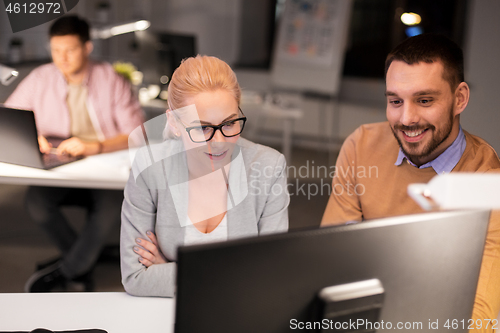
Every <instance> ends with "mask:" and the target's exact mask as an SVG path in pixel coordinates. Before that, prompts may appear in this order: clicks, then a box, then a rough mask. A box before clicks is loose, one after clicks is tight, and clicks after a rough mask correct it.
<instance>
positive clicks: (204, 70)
mask: <svg viewBox="0 0 500 333" xmlns="http://www.w3.org/2000/svg"><path fill="white" fill-rule="evenodd" d="M216 90H224V91H227V92H229V93H231V94H232V95H233V96H234V98H235V100H236V102H237V103H238V105H239V104H240V99H241V88H240V85H239V84H238V81H237V79H236V74H234V72H233V70H232V69H231V67H229V65H228V64H227V63H225V62H224V61H222V60H220V59H218V58H216V57H209V56H202V55H197V56H196V57H191V58H186V59H184V60H183V61H182V62H181V65H180V66H179V67H178V68H177V69H176V70H175V71H174V74H173V75H172V78H171V80H170V84H169V85H168V103H169V106H170V108H172V109H178V108H181V107H183V106H186V104H185V103H186V102H185V101H186V99H187V98H189V97H193V96H195V95H197V94H199V93H203V92H210V91H216Z"/></svg>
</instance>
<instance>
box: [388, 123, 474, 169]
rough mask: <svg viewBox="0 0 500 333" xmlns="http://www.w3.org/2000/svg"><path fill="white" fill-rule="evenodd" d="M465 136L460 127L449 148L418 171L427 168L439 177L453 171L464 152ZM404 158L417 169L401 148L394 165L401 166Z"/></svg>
mask: <svg viewBox="0 0 500 333" xmlns="http://www.w3.org/2000/svg"><path fill="white" fill-rule="evenodd" d="M465 146H466V142H465V135H464V132H463V131H462V126H460V130H459V132H458V135H457V138H456V139H455V141H453V143H452V144H451V146H449V147H448V148H446V150H445V151H444V152H443V153H442V154H441V155H439V156H438V157H436V158H435V159H433V160H432V161H430V162H427V163H425V164H423V165H421V166H420V167H418V168H419V169H424V168H429V167H432V168H433V169H434V171H436V173H437V174H438V175H439V174H441V173H448V172H451V170H453V168H454V167H455V165H457V163H458V161H460V158H461V157H462V155H463V153H464V151H465ZM405 158H406V160H407V161H408V163H410V164H411V165H413V166H414V167H417V166H416V165H415V164H414V163H413V162H412V161H410V159H409V158H408V157H407V156H406V155H405V153H403V150H401V147H400V148H399V154H398V159H397V160H396V163H394V165H401V163H403V160H404V159H405Z"/></svg>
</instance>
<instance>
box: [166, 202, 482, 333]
mask: <svg viewBox="0 0 500 333" xmlns="http://www.w3.org/2000/svg"><path fill="white" fill-rule="evenodd" d="M488 220H489V211H486V210H482V211H453V212H452V211H450V212H435V213H427V214H415V215H407V216H401V217H393V218H386V219H379V220H373V221H368V222H363V223H357V224H350V225H344V226H337V227H328V228H320V229H315V230H305V231H297V232H290V233H288V234H276V235H268V236H261V237H253V238H246V239H240V240H235V241H228V242H225V243H217V244H206V245H197V246H189V247H180V248H179V250H178V272H177V281H178V283H177V301H176V323H175V326H176V328H175V332H177V333H188V332H189V333H193V332H205V333H209V332H217V333H224V332H231V333H232V332H239V333H241V332H252V333H254V332H269V333H275V332H290V331H298V330H300V331H304V332H307V331H309V332H315V331H317V332H320V331H322V329H325V328H328V329H326V330H324V331H330V328H334V329H332V330H331V331H335V328H337V329H338V330H337V332H351V331H352V332H358V331H359V332H375V331H376V332H389V331H394V329H398V328H400V329H404V330H405V332H406V331H408V332H411V331H419V332H423V331H429V330H430V328H434V327H436V325H437V326H438V330H437V331H444V330H446V327H445V326H444V325H446V324H447V321H448V324H449V325H450V326H449V327H450V329H451V327H452V326H451V325H452V324H453V323H452V321H453V320H456V321H455V323H458V324H457V325H458V326H459V327H458V328H457V327H455V326H453V328H456V329H454V330H453V331H454V332H466V331H467V320H468V319H469V318H470V317H471V314H472V307H473V303H474V296H475V292H476V285H477V281H478V277H479V269H480V265H481V258H482V253H483V248H484V243H485V237H486V232H487V226H488ZM355 282H361V283H360V284H361V285H356V284H354V285H353V284H352V283H355ZM339 286H340V287H339ZM327 287H333V290H328V289H324V288H327ZM322 290H323V291H322ZM321 292H322V293H323V294H330V295H329V296H330V297H329V301H327V302H326V303H325V302H324V301H321V297H319V296H318V295H319V294H320V293H321ZM327 296H328V295H327ZM323 298H324V297H323ZM349 320H351V322H352V321H354V322H356V325H357V324H361V325H365V326H356V327H354V326H352V325H350V326H349V327H348V328H347V329H345V328H346V327H345V324H343V323H344V322H346V321H347V322H348V321H349ZM358 320H364V324H363V323H362V322H359V321H358ZM462 320H463V321H462ZM336 322H339V323H341V325H344V327H339V326H338V324H335V323H336ZM369 322H371V326H370V324H369ZM335 325H337V326H335ZM354 328H355V329H356V330H354ZM301 329H302V330H301Z"/></svg>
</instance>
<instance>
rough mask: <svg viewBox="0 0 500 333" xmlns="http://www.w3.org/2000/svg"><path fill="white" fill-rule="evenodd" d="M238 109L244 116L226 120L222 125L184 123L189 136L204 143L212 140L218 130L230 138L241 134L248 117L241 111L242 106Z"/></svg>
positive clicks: (192, 139)
mask: <svg viewBox="0 0 500 333" xmlns="http://www.w3.org/2000/svg"><path fill="white" fill-rule="evenodd" d="M238 109H239V110H240V112H241V114H242V115H243V117H240V118H236V119H231V120H228V121H225V122H223V123H222V124H220V125H200V126H190V127H186V126H184V124H182V125H183V126H184V128H185V129H186V132H188V134H189V138H190V139H191V141H193V142H194V143H202V142H208V141H210V140H212V138H213V137H214V135H215V132H216V131H217V130H219V131H220V132H221V133H222V135H224V136H225V137H226V138H230V137H233V136H237V135H239V134H241V132H243V128H244V127H245V122H246V121H247V117H245V115H244V114H243V111H241V109H240V108H238ZM179 120H180V119H179ZM181 123H182V122H181Z"/></svg>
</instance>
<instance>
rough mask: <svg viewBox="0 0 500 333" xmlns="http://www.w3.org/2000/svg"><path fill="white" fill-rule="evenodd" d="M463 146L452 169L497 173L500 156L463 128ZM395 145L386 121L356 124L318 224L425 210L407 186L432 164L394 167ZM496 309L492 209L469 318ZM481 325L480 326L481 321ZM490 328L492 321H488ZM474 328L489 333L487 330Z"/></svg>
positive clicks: (499, 296)
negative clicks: (464, 146)
mask: <svg viewBox="0 0 500 333" xmlns="http://www.w3.org/2000/svg"><path fill="white" fill-rule="evenodd" d="M464 134H465V140H466V148H465V151H464V153H463V155H462V157H461V158H460V160H459V162H458V163H457V165H456V166H455V168H454V169H453V170H452V172H456V171H461V172H490V171H491V172H499V171H500V160H499V158H498V155H497V154H496V152H495V150H494V149H493V148H492V147H491V146H490V145H489V144H488V143H486V141H484V140H483V139H481V138H479V137H477V136H474V135H472V134H469V133H467V132H466V131H464ZM398 153H399V145H398V143H397V141H396V139H395V138H394V135H393V133H392V130H391V128H390V125H389V123H388V122H383V123H376V124H368V125H363V126H361V127H359V128H358V129H357V130H356V131H355V132H354V133H353V134H351V135H350V136H349V137H348V138H347V139H346V140H345V142H344V144H343V146H342V149H341V151H340V154H339V157H338V159H337V165H336V170H335V171H336V173H335V177H334V179H333V193H332V195H331V196H330V199H329V201H328V205H327V208H326V211H325V214H324V216H323V221H322V223H321V224H322V225H323V226H324V225H333V224H341V223H344V222H347V221H362V220H369V219H370V220H371V219H376V218H383V217H389V216H397V215H405V214H415V213H423V212H424V211H423V210H422V208H420V206H418V205H417V204H416V203H415V201H414V200H413V199H411V198H410V197H409V196H408V194H407V187H408V184H411V183H427V182H429V181H430V180H431V178H432V177H434V176H436V172H435V171H434V169H433V168H425V169H419V168H417V167H414V166H412V165H411V164H409V163H406V162H403V163H402V164H401V165H399V166H396V165H394V163H395V162H396V159H397V156H398ZM499 311H500V212H499V211H494V212H492V215H491V218H490V224H489V228H488V235H487V239H486V244H485V249H484V255H483V261H482V264H481V272H480V276H479V282H478V287H477V292H476V299H475V303H474V311H473V317H472V318H473V319H479V318H481V319H496V318H497V315H498V313H499ZM483 326H484V325H483ZM490 327H491V324H490ZM473 332H493V330H491V329H482V330H475V331H473Z"/></svg>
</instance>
